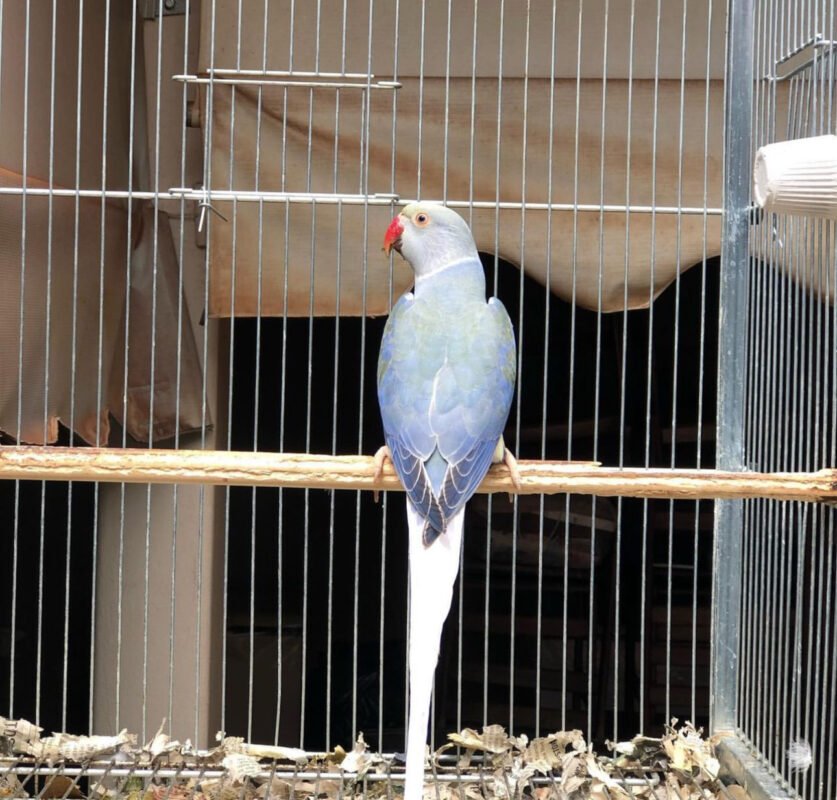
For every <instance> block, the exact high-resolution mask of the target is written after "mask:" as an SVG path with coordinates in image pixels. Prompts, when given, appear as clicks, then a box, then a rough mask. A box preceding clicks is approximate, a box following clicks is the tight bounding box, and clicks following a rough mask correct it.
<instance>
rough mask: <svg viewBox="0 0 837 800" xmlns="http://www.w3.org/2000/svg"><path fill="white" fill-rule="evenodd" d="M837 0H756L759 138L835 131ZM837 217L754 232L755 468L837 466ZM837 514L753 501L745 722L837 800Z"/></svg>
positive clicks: (809, 785) (785, 769)
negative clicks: (801, 0)
mask: <svg viewBox="0 0 837 800" xmlns="http://www.w3.org/2000/svg"><path fill="white" fill-rule="evenodd" d="M834 30H835V28H834V7H833V4H830V3H811V4H794V3H783V2H763V3H761V2H760V3H756V4H755V55H754V59H755V76H756V93H755V100H754V111H755V114H754V144H755V145H756V146H757V147H759V146H761V145H764V144H768V143H771V142H777V141H784V140H787V139H801V138H805V137H810V136H815V135H818V134H824V133H833V132H834V125H835V117H834V75H833V47H834V43H833V41H832V40H833V38H834V36H833V33H834ZM834 236H835V229H834V223H833V222H831V221H828V220H822V219H819V220H818V219H814V218H808V217H801V216H790V215H787V214H776V213H771V214H766V215H764V216H763V217H762V218H760V220H759V221H758V224H756V225H754V226H753V228H752V232H751V237H750V248H751V252H752V254H753V261H752V269H751V274H750V290H749V304H750V310H749V316H748V322H747V330H748V365H747V384H746V385H747V389H746V405H745V408H744V415H745V426H746V427H745V442H746V444H745V447H746V459H747V464H748V466H749V467H750V468H751V469H766V470H773V471H794V470H816V469H820V468H822V467H824V466H826V465H830V464H832V463H834V458H835V450H834V447H835V439H834V431H835V424H834V421H835V420H834V413H835V403H834V391H835V381H834V368H835V362H834V353H835V339H834V336H835V333H834V331H835V326H834V323H835V319H834V295H833V291H834V289H833V286H834V281H835V275H834V241H835V239H834ZM833 534H834V516H833V510H832V508H831V507H830V506H826V505H814V506H810V507H808V506H805V505H802V504H797V503H783V502H777V501H758V500H754V501H748V502H747V503H746V504H745V510H744V538H743V541H742V548H743V554H744V558H743V578H742V592H743V594H742V628H741V651H740V652H741V663H740V672H739V685H738V697H739V700H738V703H739V725H740V729H741V731H742V733H743V734H744V736H745V738H746V739H747V740H748V742H749V743H751V744H752V745H753V747H754V748H755V749H756V751H758V752H759V753H760V754H761V756H762V757H763V758H764V759H765V760H766V761H767V762H768V763H769V764H770V765H772V767H773V768H775V770H776V774H777V775H778V776H779V778H780V780H781V782H783V783H784V785H785V787H786V788H787V789H788V790H789V791H796V792H798V793H799V794H800V795H801V796H804V797H834V796H835V795H837V783H836V782H835V780H836V779H837V778H836V777H835V772H834V764H833V762H834V753H835V746H837V744H836V743H835V738H834V736H835V731H834V714H835V710H837V709H835V705H834V704H835V697H837V692H836V691H835V688H837V683H835V678H837V676H836V675H835V673H834V664H835V663H837V662H835V655H837V651H835V646H836V645H837V640H836V639H835V634H834V631H835V625H834V617H833V613H834V611H833V609H834V607H835V585H834V579H833V574H834V535H833Z"/></svg>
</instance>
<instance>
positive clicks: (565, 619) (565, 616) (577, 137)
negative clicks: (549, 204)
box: [561, 0, 584, 728]
mask: <svg viewBox="0 0 837 800" xmlns="http://www.w3.org/2000/svg"><path fill="white" fill-rule="evenodd" d="M583 9H584V4H583V2H582V0H578V34H577V39H576V55H575V57H576V77H575V120H574V131H575V133H574V137H573V156H574V157H573V244H572V303H571V304H570V341H569V351H570V353H569V373H570V377H569V386H568V392H567V395H568V398H569V400H568V408H567V460H568V461H569V460H571V459H572V449H573V420H574V410H575V408H574V402H573V399H574V393H575V340H576V302H575V300H576V292H577V289H578V187H579V149H580V142H581V46H582V26H583V19H584V17H583ZM562 558H563V561H562V565H563V571H564V574H563V576H562V578H563V581H562V583H563V586H562V589H563V598H564V603H563V606H562V609H561V727H562V728H566V727H567V638H568V637H567V625H568V623H569V604H568V602H567V598H568V596H569V572H570V567H569V564H570V495H565V497H564V552H563V553H562Z"/></svg>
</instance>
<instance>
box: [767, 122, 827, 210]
mask: <svg viewBox="0 0 837 800" xmlns="http://www.w3.org/2000/svg"><path fill="white" fill-rule="evenodd" d="M753 198H754V199H755V201H756V203H757V204H758V205H759V207H760V208H763V209H765V210H766V211H771V212H774V213H777V214H795V215H804V216H811V217H830V218H831V219H837V136H833V135H829V136H813V137H811V138H809V139H792V140H791V141H789V142H776V144H768V145H765V146H764V147H762V148H760V149H759V151H758V152H757V153H756V163H755V166H754V168H753Z"/></svg>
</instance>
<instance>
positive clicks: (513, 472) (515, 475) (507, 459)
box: [503, 447, 523, 492]
mask: <svg viewBox="0 0 837 800" xmlns="http://www.w3.org/2000/svg"><path fill="white" fill-rule="evenodd" d="M503 450H504V453H503V463H504V464H505V465H506V466H507V467H508V469H509V477H510V478H511V482H512V483H513V484H514V488H515V489H517V491H518V492H519V491H521V489H522V488H523V483H522V481H521V479H520V470H519V469H518V467H517V459H516V458H515V457H514V456H513V455H512V453H511V450H509V449H508V448H505V447H504V448H503Z"/></svg>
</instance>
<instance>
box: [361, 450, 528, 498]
mask: <svg viewBox="0 0 837 800" xmlns="http://www.w3.org/2000/svg"><path fill="white" fill-rule="evenodd" d="M373 458H374V459H375V474H374V476H373V480H374V481H375V483H377V482H378V481H379V480H381V475H383V474H384V464H386V463H387V460H389V461H392V453H390V451H389V448H388V447H387V446H386V445H383V447H379V448H378V449H377V451H376V452H375V455H374V456H373ZM515 466H516V465H515ZM372 497H373V498H374V500H375V502H376V503H377V502H378V500H379V499H380V492H379V491H378V490H377V489H375V490H373V492H372Z"/></svg>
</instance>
